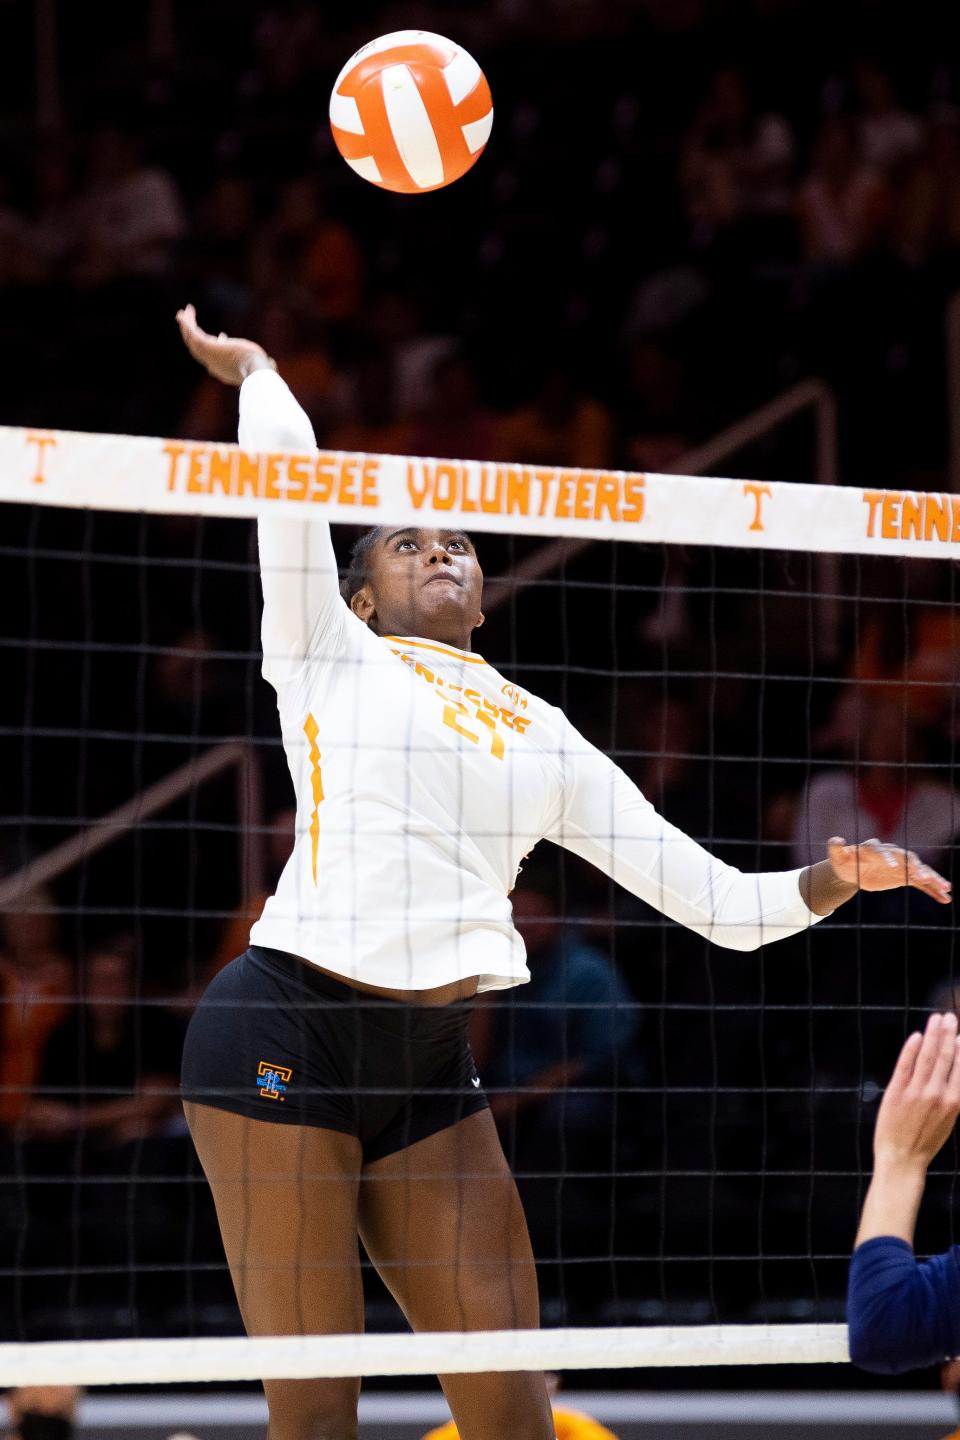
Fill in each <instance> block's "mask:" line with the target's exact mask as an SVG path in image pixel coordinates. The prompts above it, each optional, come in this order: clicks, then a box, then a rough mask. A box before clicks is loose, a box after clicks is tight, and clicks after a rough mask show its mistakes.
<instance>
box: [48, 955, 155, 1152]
mask: <svg viewBox="0 0 960 1440" xmlns="http://www.w3.org/2000/svg"><path fill="white" fill-rule="evenodd" d="M136 955H137V947H136V943H135V941H134V939H133V937H132V936H126V935H121V936H118V937H117V938H116V939H115V940H113V941H111V942H109V943H105V944H103V945H101V946H100V947H99V948H98V949H96V950H94V951H92V952H91V954H90V955H89V956H88V957H87V961H86V965H85V968H84V977H83V985H82V1000H81V1003H80V1004H79V1005H76V1006H73V1007H71V1010H70V1012H69V1014H67V1015H65V1016H64V1017H63V1018H62V1019H61V1021H60V1023H59V1024H58V1025H57V1026H56V1027H55V1028H54V1029H52V1030H51V1031H50V1032H49V1034H48V1035H47V1039H46V1046H45V1049H44V1056H43V1062H42V1065H41V1067H40V1073H39V1076H38V1084H39V1089H40V1091H41V1093H40V1094H39V1095H38V1096H37V1097H36V1098H34V1099H33V1100H32V1101H31V1102H30V1104H29V1105H28V1107H27V1109H26V1112H25V1114H24V1126H25V1128H26V1130H27V1131H28V1132H30V1133H32V1135H33V1137H34V1138H36V1139H45V1140H57V1139H66V1138H68V1137H70V1136H72V1135H74V1134H78V1133H81V1132H83V1133H85V1134H86V1135H88V1136H89V1137H90V1138H91V1140H92V1141H93V1142H94V1143H95V1144H96V1145H97V1146H98V1147H102V1148H110V1147H113V1146H117V1145H123V1144H125V1143H127V1142H128V1141H131V1140H137V1139H140V1138H142V1137H143V1136H145V1135H149V1134H151V1133H154V1132H155V1131H157V1130H158V1129H160V1128H161V1127H162V1126H163V1125H164V1123H165V1122H166V1121H167V1119H168V1118H170V1117H171V1116H172V1115H174V1114H175V1113H177V1112H178V1110H179V1093H178V1076H179V1072H180V1048H181V1044H182V1035H181V1032H180V1029H179V1027H178V1026H177V1025H176V1023H175V1022H174V1021H173V1020H172V1019H171V1018H170V1016H169V1015H168V1014H166V1013H165V1011H163V1010H162V1009H161V1008H159V1007H158V1006H155V1005H144V1004H142V1003H141V1002H140V1000H139V998H138V995H137V989H136V984H137V977H136Z"/></svg>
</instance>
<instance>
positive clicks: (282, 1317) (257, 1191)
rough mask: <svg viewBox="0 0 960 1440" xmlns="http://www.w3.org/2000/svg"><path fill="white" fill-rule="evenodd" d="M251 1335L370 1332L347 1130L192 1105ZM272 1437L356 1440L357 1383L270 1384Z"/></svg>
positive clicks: (355, 1153)
mask: <svg viewBox="0 0 960 1440" xmlns="http://www.w3.org/2000/svg"><path fill="white" fill-rule="evenodd" d="M184 1109H185V1111H186V1115H187V1123H188V1125H189V1126H190V1133H191V1135H192V1136H193V1143H194V1144H195V1146H196V1147H197V1154H198V1155H199V1157H200V1163H201V1165H202V1166H203V1168H204V1171H205V1172H206V1176H207V1180H208V1181H209V1183H210V1189H211V1190H212V1191H213V1199H214V1203H215V1204H216V1207H217V1218H218V1219H219V1221H220V1233H221V1235H222V1236H223V1246H224V1250H225V1251H226V1255H227V1263H228V1264H229V1266H230V1274H231V1276H232V1278H233V1284H234V1288H235V1289H236V1292H237V1299H238V1300H239V1302H240V1311H241V1314H242V1315H243V1323H244V1325H245V1327H246V1330H247V1334H248V1335H310V1334H337V1333H351V1332H359V1331H361V1330H362V1329H363V1293H362V1289H361V1284H360V1268H359V1254H358V1246H357V1186H358V1181H359V1175H360V1166H361V1155H360V1144H359V1141H358V1140H356V1139H355V1138H354V1137H353V1136H352V1135H341V1134H340V1133H339V1132H338V1131H336V1130H321V1129H317V1128H315V1127H313V1126H305V1125H278V1124H276V1123H271V1122H270V1121H266V1120H251V1119H249V1118H248V1117H246V1116H243V1115H234V1114H233V1113H232V1112H230V1111H228V1110H216V1109H214V1108H213V1107H211V1106H208V1105H196V1104H192V1103H188V1104H187V1105H185V1107H184ZM263 1388H264V1390H265V1392H266V1396H267V1404H268V1405H269V1407H270V1429H269V1440H355V1437H356V1434H357V1396H358V1394H359V1391H360V1382H359V1381H358V1380H354V1379H343V1380H267V1381H265V1382H264V1387H263Z"/></svg>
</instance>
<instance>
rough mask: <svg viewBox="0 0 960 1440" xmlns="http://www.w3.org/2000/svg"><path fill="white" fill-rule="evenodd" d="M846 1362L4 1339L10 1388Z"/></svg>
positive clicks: (408, 1342) (544, 1346)
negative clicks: (9, 1341) (7, 1341)
mask: <svg viewBox="0 0 960 1440" xmlns="http://www.w3.org/2000/svg"><path fill="white" fill-rule="evenodd" d="M847 1359H849V1355H848V1352H847V1329H846V1326H845V1325H771V1326H765V1325H703V1326H690V1327H679V1328H678V1327H653V1326H651V1327H650V1328H648V1329H647V1328H639V1327H629V1328H623V1329H613V1328H611V1329H595V1330H583V1329H581V1330H576V1329H569V1330H498V1331H476V1332H474V1333H472V1334H463V1333H458V1332H456V1333H455V1332H450V1333H443V1334H421V1335H300V1336H286V1335H271V1336H263V1337H260V1338H257V1339H224V1340H208V1339H203V1340H90V1341H75V1342H74V1341H55V1342H44V1343H34V1344H26V1345H0V1385H52V1384H57V1385H81V1384H82V1385H154V1384H172V1383H178V1384H184V1383H187V1382H192V1381H221V1382H222V1381H227V1380H259V1379H264V1378H266V1379H275V1380H306V1379H318V1378H321V1377H326V1376H344V1375H360V1376H366V1375H465V1374H478V1373H483V1372H486V1371H496V1370H618V1369H633V1368H638V1367H641V1366H643V1367H651V1366H652V1367H657V1368H660V1367H671V1368H673V1367H677V1366H688V1365H821V1364H830V1363H835V1362H843V1361H845V1360H847Z"/></svg>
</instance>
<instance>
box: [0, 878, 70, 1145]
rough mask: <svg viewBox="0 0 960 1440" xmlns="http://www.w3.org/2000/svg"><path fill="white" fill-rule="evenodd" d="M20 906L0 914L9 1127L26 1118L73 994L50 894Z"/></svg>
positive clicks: (0, 1093) (1, 1069)
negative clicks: (51, 1040) (49, 1044)
mask: <svg viewBox="0 0 960 1440" xmlns="http://www.w3.org/2000/svg"><path fill="white" fill-rule="evenodd" d="M19 906H20V908H18V909H9V910H6V911H4V912H3V913H2V914H0V1124H2V1125H4V1126H8V1127H15V1126H16V1125H17V1124H18V1122H19V1121H20V1120H21V1118H22V1116H23V1114H24V1110H25V1108H26V1107H27V1104H28V1100H29V1097H30V1094H31V1092H32V1090H33V1088H34V1086H35V1085H36V1083H37V1080H38V1077H39V1074H40V1069H41V1065H42V1062H43V1056H44V1052H45V1048H46V1044H47V1040H48V1038H49V1036H50V1034H51V1032H52V1031H53V1030H54V1029H55V1028H56V1027H57V1026H58V1025H59V1024H60V1023H61V1022H62V1020H63V1018H64V1016H65V1014H66V1013H67V999H68V997H69V995H70V994H71V992H72V990H73V977H72V974H71V967H70V964H69V962H68V960H67V958H66V956H65V955H64V954H63V952H62V950H61V949H60V945H59V938H58V929H59V925H58V920H57V913H56V911H55V910H54V908H53V903H52V900H51V897H50V895H49V893H48V892H47V891H45V890H42V889H37V890H33V891H31V892H30V893H29V894H26V895H24V896H23V897H22V899H21V900H20V902H19Z"/></svg>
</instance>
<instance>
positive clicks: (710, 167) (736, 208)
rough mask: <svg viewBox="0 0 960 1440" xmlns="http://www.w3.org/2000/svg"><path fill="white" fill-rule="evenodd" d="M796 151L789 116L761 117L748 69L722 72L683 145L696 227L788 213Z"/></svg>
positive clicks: (684, 180) (726, 68) (686, 184)
mask: <svg viewBox="0 0 960 1440" xmlns="http://www.w3.org/2000/svg"><path fill="white" fill-rule="evenodd" d="M794 153H795V145H794V139H793V134H792V131H791V129H790V126H789V124H788V123H787V121H786V119H785V117H784V116H782V115H776V114H763V115H761V114H758V113H757V111H756V109H755V107H754V104H753V100H752V98H751V95H750V91H749V87H748V85H747V80H746V76H745V75H744V73H743V71H742V70H740V69H738V68H737V67H736V66H732V65H726V66H723V67H722V68H721V69H719V70H717V71H716V72H715V74H714V75H713V77H712V78H711V80H710V83H709V85H708V87H707V93H706V95H705V96H704V98H703V100H702V101H701V103H700V107H699V109H698V110H697V112H696V114H695V116H694V118H693V122H692V124H691V126H690V129H689V130H688V131H687V135H686V138H685V140H684V145H683V156H682V161H681V180H682V184H683V187H684V190H685V192H686V196H687V205H688V211H689V213H690V215H691V217H692V219H693V220H694V222H695V224H696V223H699V222H700V221H702V220H721V219H722V220H726V221H731V220H733V219H735V218H736V217H737V216H738V215H740V214H743V213H746V214H754V215H756V214H761V215H762V214H781V213H784V212H785V211H786V210H787V209H788V207H789V204H790V198H791V191H790V180H791V174H792V170H793V164H794Z"/></svg>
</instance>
